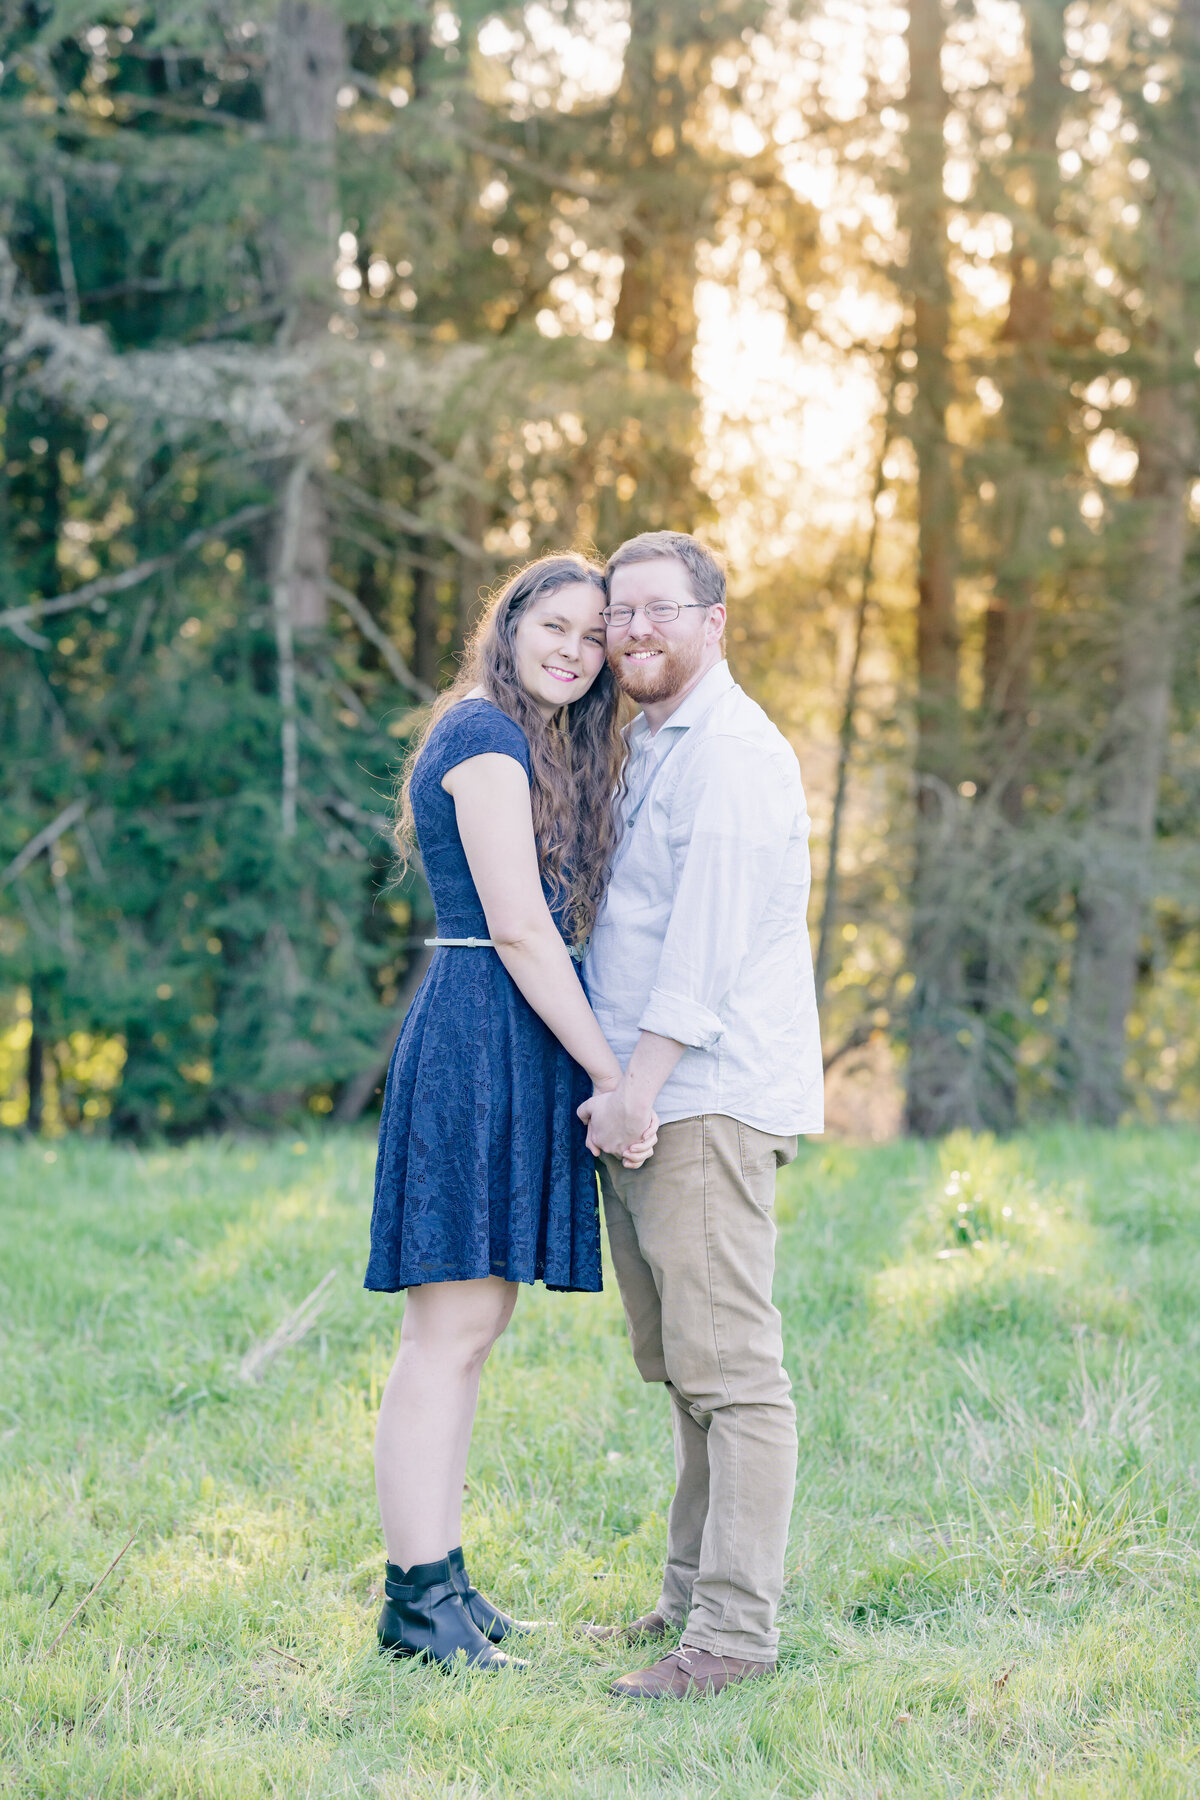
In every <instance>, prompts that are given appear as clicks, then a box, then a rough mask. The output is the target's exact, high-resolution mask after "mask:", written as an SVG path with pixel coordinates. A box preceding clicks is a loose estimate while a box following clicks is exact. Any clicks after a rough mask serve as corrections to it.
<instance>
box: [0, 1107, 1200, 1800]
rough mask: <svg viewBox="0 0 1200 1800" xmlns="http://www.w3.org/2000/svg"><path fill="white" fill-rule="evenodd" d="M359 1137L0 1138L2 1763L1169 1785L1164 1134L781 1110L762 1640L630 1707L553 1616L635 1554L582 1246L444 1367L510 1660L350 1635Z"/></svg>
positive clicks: (103, 1770) (1199, 1709) (226, 1776)
mask: <svg viewBox="0 0 1200 1800" xmlns="http://www.w3.org/2000/svg"><path fill="white" fill-rule="evenodd" d="M371 1162H372V1147H371V1145H370V1143H369V1142H368V1141H367V1139H366V1138H365V1137H363V1136H360V1135H353V1136H349V1135H347V1136H337V1135H332V1136H327V1137H323V1138H320V1139H316V1138H314V1139H312V1140H310V1141H308V1142H307V1143H301V1142H299V1141H295V1142H293V1141H291V1140H282V1141H278V1142H274V1143H270V1144H264V1143H257V1144H256V1143H249V1142H220V1143H218V1142H207V1143H201V1144H197V1145H195V1146H193V1147H190V1148H187V1149H182V1150H170V1151H161V1152H148V1153H143V1154H138V1153H137V1152H134V1151H116V1150H112V1149H109V1148H106V1147H104V1146H103V1145H100V1144H89V1143H86V1142H73V1141H65V1140H63V1141H60V1142H58V1143H57V1144H56V1145H54V1146H53V1148H52V1150H47V1149H46V1148H45V1147H44V1146H41V1145H29V1146H18V1145H10V1146H8V1147H6V1148H0V1354H2V1358H3V1368H2V1380H0V1534H2V1535H0V1631H2V1637H0V1791H3V1792H4V1793H5V1794H6V1795H12V1796H34V1795H64V1796H65V1795H70V1796H72V1797H73V1800H74V1797H78V1800H83V1797H84V1796H105V1797H106V1800H107V1797H108V1796H118V1795H120V1796H125V1795H129V1796H150V1795H154V1796H175V1795H186V1796H196V1797H200V1796H203V1797H205V1800H208V1797H210V1796H211V1797H212V1800H217V1797H221V1800H226V1797H228V1800H234V1797H237V1800H241V1797H243V1796H246V1797H249V1796H260V1795H261V1796H266V1795H286V1796H292V1795H295V1796H314V1797H316V1796H326V1795H355V1796H358V1795H363V1796H376V1795H378V1796H381V1797H382V1800H398V1797H399V1796H410V1795H411V1796H421V1797H422V1800H437V1797H439V1796H450V1795H454V1796H456V1797H461V1800H475V1797H483V1796H488V1797H491V1796H497V1797H499V1796H509V1795H536V1796H541V1795H547V1796H572V1797H574V1796H582V1797H588V1796H596V1797H599V1796H604V1797H608V1796H617V1795H621V1796H637V1797H639V1800H643V1797H644V1800H648V1797H650V1796H660V1795H663V1796H666V1795H670V1796H679V1797H680V1800H682V1797H684V1796H687V1797H689V1800H691V1797H693V1796H695V1797H696V1800H699V1797H700V1796H704V1797H705V1800H708V1797H711V1796H719V1797H721V1800H734V1797H735V1796H737V1797H739V1800H742V1797H745V1800H751V1797H753V1800H761V1797H765V1796H773V1795H787V1796H793V1795H794V1796H816V1795H820V1796H823V1797H826V1796H827V1797H833V1796H851V1795H853V1796H860V1795H861V1796H864V1797H865V1796H926V1795H929V1796H934V1795H936V1796H950V1795H955V1796H957V1795H964V1796H965V1795H972V1796H984V1795H987V1796H992V1795H995V1796H1001V1795H1002V1796H1009V1795H1012V1796H1016V1795H1026V1794H1028V1795H1039V1796H1047V1797H1051V1796H1053V1797H1054V1800H1066V1797H1067V1796H1071V1797H1073V1800H1074V1797H1078V1800H1084V1797H1085V1796H1086V1797H1087V1800H1093V1797H1100V1800H1109V1797H1111V1800H1116V1797H1117V1796H1122V1797H1124V1796H1132V1795H1138V1796H1146V1797H1147V1800H1170V1797H1172V1796H1185V1795H1187V1796H1194V1795H1197V1794H1200V1563H1198V1556H1197V1539H1196V1526H1197V1521H1198V1518H1200V1505H1198V1491H1197V1481H1198V1477H1200V1173H1198V1171H1200V1137H1197V1136H1196V1135H1190V1136H1189V1135H1185V1134H1183V1133H1179V1134H1176V1135H1171V1134H1168V1133H1166V1132H1160V1133H1157V1134H1141V1133H1129V1134H1122V1135H1111V1136H1105V1135H1100V1134H1091V1135H1089V1134H1085V1133H1082V1132H1072V1131H1067V1130H1063V1131H1058V1132H1050V1133H1046V1134H1045V1135H1041V1136H1036V1137H1031V1138H1027V1139H1023V1140H1020V1141H1018V1142H1016V1143H1015V1144H1012V1145H1008V1146H995V1145H991V1144H989V1143H987V1142H986V1141H982V1140H976V1141H974V1142H972V1141H970V1140H963V1139H960V1140H952V1141H951V1142H950V1143H949V1144H947V1145H944V1146H942V1147H940V1148H936V1147H923V1146H919V1145H912V1144H897V1145H892V1146H887V1147H882V1148H876V1149H869V1150H866V1149H864V1150H857V1149H851V1148H847V1147H844V1146H838V1145H826V1144H822V1143H820V1142H815V1143H812V1144H810V1145H808V1146H806V1147H805V1149H804V1151H803V1152H802V1155H801V1158H800V1160H799V1162H798V1163H797V1164H796V1165H795V1166H794V1168H793V1169H792V1170H790V1171H788V1173H787V1175H786V1177H785V1178H784V1180H783V1182H782V1183H781V1189H780V1207H779V1211H780V1218H781V1226H782V1229H781V1235H780V1272H779V1278H778V1282H777V1287H776V1294H777V1298H778V1299H779V1302H780V1305H781V1307H782V1310H783V1313H784V1319H785V1330H786V1338H787V1344H788V1360H789V1366H790V1369H791V1372H792V1376H793V1379H794V1382H795V1388H796V1400H797V1405H798V1409H799V1427H800V1446H801V1450H800V1481H799V1486H798V1490H797V1495H796V1510H795V1517H794V1522H793V1532H792V1542H791V1548H790V1551H789V1583H788V1591H787V1599H786V1604H785V1611H784V1616H783V1619H782V1625H783V1652H782V1673H781V1674H780V1676H779V1678H778V1679H777V1680H776V1681H774V1682H771V1683H766V1682H763V1683H758V1684H755V1685H754V1686H752V1687H750V1688H748V1689H746V1690H744V1691H741V1692H739V1691H736V1690H734V1691H730V1692H729V1693H727V1694H725V1695H722V1696H720V1697H718V1698H716V1699H710V1700H701V1701H695V1702H687V1703H684V1704H682V1705H674V1706H672V1707H670V1708H669V1709H666V1708H664V1709H650V1710H646V1709H638V1708H636V1707H631V1706H628V1705H625V1706H622V1705H620V1704H619V1703H616V1702H614V1701H611V1700H609V1699H608V1698H607V1697H606V1692H605V1689H606V1683H607V1681H608V1680H609V1679H610V1678H611V1674H612V1672H613V1671H614V1669H619V1668H621V1667H627V1666H630V1665H631V1661H634V1660H636V1659H630V1658H629V1657H628V1656H624V1657H622V1656H620V1655H615V1656H614V1655H609V1654H604V1653H602V1652H601V1651H600V1650H599V1649H597V1648H592V1647H584V1646H583V1645H581V1644H580V1642H578V1641H577V1640H576V1639H575V1638H574V1637H573V1636H572V1634H571V1626H572V1624H573V1623H574V1622H575V1621H578V1620H582V1619H586V1618H589V1617H597V1618H602V1619H607V1620H615V1619H619V1618H621V1617H622V1616H623V1615H625V1614H627V1613H630V1612H632V1611H634V1610H641V1609H643V1608H644V1607H645V1606H647V1605H648V1604H649V1603H650V1602H652V1601H653V1600H654V1598H655V1596H656V1593H657V1585H656V1577H657V1570H658V1565H659V1561H660V1558H661V1555H662V1549H663V1542H664V1514H665V1508H666V1503H667V1500H668V1497H669V1493H670V1471H669V1446H668V1436H667V1419H666V1413H667V1408H666V1402H665V1399H664V1397H663V1396H662V1395H661V1394H659V1393H656V1392H653V1391H651V1390H647V1389H645V1388H643V1387H642V1386H641V1384H640V1383H639V1382H638V1381H637V1379H636V1378H635V1376H634V1373H633V1370H632V1368H631V1365H630V1361H629V1357H628V1353H627V1350H626V1345H625V1340H624V1335H623V1326H622V1321H621V1316H620V1309H619V1306H618V1304H617V1298H616V1294H615V1292H614V1291H613V1290H612V1287H611V1284H610V1287H609V1290H608V1291H607V1292H606V1293H605V1294H604V1295H603V1296H597V1297H589V1298H566V1297H562V1296H554V1295H546V1294H545V1293H543V1292H541V1291H537V1292H526V1293H525V1294H524V1295H523V1296H522V1299H521V1303H520V1305H519V1307H518V1309H517V1316H516V1320H515V1322H514V1326H513V1328H512V1330H511V1331H510V1333H509V1334H508V1336H507V1338H506V1339H505V1340H504V1341H503V1343H502V1344H501V1345H500V1347H499V1349H498V1350H497V1352H496V1353H495V1355H494V1357H493V1360H492V1363H491V1365H490V1366H489V1370H488V1372H487V1374H486V1375H485V1378H484V1397H483V1403H482V1411H481V1416H480V1422H479V1428H478V1431H477V1435H476V1446H475V1451H474V1454H473V1459H472V1492H471V1505H470V1510H469V1518H468V1524H467V1528H466V1529H467V1538H466V1542H467V1549H468V1551H469V1553H470V1560H471V1563H472V1565H473V1568H474V1570H475V1572H476V1575H477V1579H479V1581H480V1582H481V1584H482V1585H483V1586H485V1587H486V1588H488V1589H489V1590H490V1591H491V1592H492V1593H493V1594H494V1596H495V1597H496V1598H497V1599H499V1600H502V1601H504V1602H509V1603H511V1604H513V1605H514V1606H515V1608H516V1609H517V1610H519V1611H522V1612H526V1613H536V1614H538V1615H541V1616H543V1617H546V1618H548V1619H549V1620H551V1621H552V1623H551V1626H550V1628H549V1630H548V1632H547V1633H546V1636H545V1641H544V1643H543V1644H542V1645H541V1647H540V1648H539V1649H538V1650H537V1652H536V1653H535V1657H534V1664H533V1667H532V1668H531V1669H530V1671H529V1672H528V1673H527V1674H524V1675H509V1676H501V1677H491V1678H489V1677H486V1676H473V1675H469V1674H458V1675H451V1676H443V1675H441V1674H438V1673H436V1672H434V1671H432V1670H428V1669H423V1668H417V1667H412V1666H407V1665H401V1666H395V1665H389V1664H386V1663H383V1662H381V1660H380V1659H379V1658H378V1657H377V1656H376V1655H375V1654H374V1646H373V1630H374V1619H375V1613H376V1610H377V1596H378V1592H379V1584H380V1576H381V1572H382V1568H381V1551H380V1546H379V1539H378V1530H377V1526H376V1520H375V1512H374V1497H373V1492H372V1484H371V1433H372V1418H373V1412H374V1408H375V1403H376V1399H377V1396H378V1393H379V1390H380V1387H381V1384H382V1382H383V1379H384V1377H385V1374H386V1371H387V1368H388V1365H389V1362H390V1358H391V1355H392V1351H393V1346H394V1343H395V1339H396V1334H397V1329H398V1325H399V1317H400V1302H399V1301H398V1300H397V1299H393V1298H389V1297H384V1296H380V1295H368V1294H364V1293H363V1292H362V1291H361V1289H360V1287H359V1281H360V1277H361V1266H362V1263H363V1258H364V1247H365V1234H366V1227H367V1218H368V1208H369V1194H370V1172H371ZM331 1269H333V1270H336V1271H337V1273H336V1275H335V1277H334V1279H333V1280H332V1282H331V1283H330V1285H329V1287H328V1290H327V1296H326V1297H327V1304H326V1306H325V1309H324V1311H323V1312H322V1313H321V1315H320V1318H319V1319H318V1321H317V1323H316V1325H315V1326H314V1328H313V1329H312V1330H311V1331H310V1332H309V1333H308V1335H307V1336H306V1337H304V1339H303V1340H302V1341H301V1342H299V1343H298V1344H295V1345H293V1346H291V1347H290V1348H286V1349H284V1350H283V1351H281V1353H280V1354H279V1355H278V1356H276V1357H275V1358H274V1360H273V1361H272V1362H270V1364H269V1365H268V1366H267V1368H266V1370H265V1373H264V1374H263V1376H262V1379H261V1381H259V1382H258V1383H257V1384H250V1383H247V1382H246V1381H244V1380H242V1379H241V1378H240V1376H239V1364H240V1361H241V1358H242V1357H243V1355H244V1353H245V1352H246V1351H247V1350H248V1349H249V1348H250V1347H251V1346H252V1345H254V1344H256V1343H261V1342H262V1341H263V1340H264V1339H266V1338H267V1337H268V1336H269V1335H270V1333H271V1332H272V1331H273V1330H274V1329H275V1327H276V1326H277V1325H278V1324H279V1323H280V1321H281V1320H282V1319H283V1318H284V1317H285V1316H286V1315H287V1314H288V1312H289V1311H290V1310H291V1309H292V1308H293V1307H294V1306H295V1305H296V1303H297V1302H298V1301H300V1300H301V1299H302V1298H303V1297H304V1296H305V1295H306V1294H307V1293H308V1292H309V1291H310V1290H311V1289H312V1288H313V1287H314V1286H315V1285H316V1283H317V1282H318V1281H319V1280H320V1279H321V1277H322V1276H324V1275H325V1274H326V1273H327V1271H329V1270H331ZM135 1531H136V1534H137V1535H136V1538H135V1540H134V1542H133V1544H132V1546H131V1547H130V1548H129V1550H128V1551H127V1553H126V1554H125V1556H124V1558H123V1559H122V1560H121V1562H120V1563H119V1564H118V1566H117V1567H116V1569H115V1570H114V1571H113V1572H112V1574H111V1575H110V1576H109V1577H108V1579H107V1580H106V1581H105V1582H104V1583H103V1584H102V1586H101V1587H100V1588H99V1590H98V1592H97V1593H96V1595H95V1596H94V1598H92V1599H91V1600H90V1601H89V1602H88V1603H87V1605H86V1606H85V1607H84V1609H83V1611H82V1612H81V1613H80V1615H79V1616H78V1617H77V1618H76V1619H75V1621H74V1623H73V1624H71V1625H70V1626H69V1628H68V1629H67V1631H66V1633H65V1635H63V1636H62V1637H61V1641H59V1642H58V1643H57V1645H56V1644H55V1639H56V1637H57V1636H58V1635H59V1634H60V1633H61V1631H62V1628H63V1626H64V1625H66V1624H67V1621H68V1619H69V1617H70V1614H71V1612H72V1610H73V1609H74V1608H75V1607H76V1605H77V1604H78V1602H79V1601H80V1600H81V1599H83V1597H84V1596H85V1595H86V1594H87V1593H88V1590H89V1589H90V1588H91V1586H92V1584H93V1583H94V1582H95V1581H96V1579H97V1577H99V1576H100V1575H102V1573H103V1572H104V1570H105V1568H106V1567H107V1565H108V1564H109V1563H110V1561H111V1560H112V1558H113V1557H114V1556H115V1555H116V1553H117V1552H118V1551H119V1550H120V1548H121V1546H122V1545H123V1544H124V1543H125V1541H126V1540H127V1538H128V1537H129V1536H130V1534H131V1533H133V1532H135Z"/></svg>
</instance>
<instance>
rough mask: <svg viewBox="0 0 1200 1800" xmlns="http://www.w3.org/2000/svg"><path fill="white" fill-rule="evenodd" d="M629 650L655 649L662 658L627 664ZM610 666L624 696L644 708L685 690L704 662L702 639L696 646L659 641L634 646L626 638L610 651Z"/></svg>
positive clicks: (644, 640) (653, 640) (642, 640)
mask: <svg viewBox="0 0 1200 1800" xmlns="http://www.w3.org/2000/svg"><path fill="white" fill-rule="evenodd" d="M630 650H658V651H660V652H661V655H659V656H656V657H655V658H654V659H653V661H651V662H648V663H639V662H630V661H629V659H628V654H627V653H628V652H629V651H630ZM608 660H609V664H610V666H611V668H612V672H613V674H614V675H615V676H616V678H617V682H618V685H619V686H620V688H621V690H622V692H623V693H626V694H628V695H629V698H630V699H631V700H636V701H637V702H638V704H639V705H641V706H644V705H645V704H646V703H647V701H648V702H649V703H650V705H653V704H654V702H655V701H656V700H669V699H670V698H671V696H672V694H677V693H678V692H679V690H680V688H682V687H686V686H687V684H688V682H689V681H690V680H691V679H692V676H693V675H694V674H695V673H696V670H697V669H698V668H699V667H700V664H701V662H702V661H703V660H704V639H703V638H701V639H700V640H699V642H698V643H694V644H691V643H688V644H668V643H664V642H663V640H662V639H661V638H652V639H650V640H649V641H647V640H646V639H644V638H643V639H641V640H639V641H638V642H637V643H633V642H631V641H630V640H629V639H626V641H625V643H623V644H622V645H621V647H620V649H619V650H613V651H610V652H609V657H608Z"/></svg>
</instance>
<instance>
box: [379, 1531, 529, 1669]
mask: <svg viewBox="0 0 1200 1800" xmlns="http://www.w3.org/2000/svg"><path fill="white" fill-rule="evenodd" d="M384 1592H385V1593H386V1595H387V1599H386V1600H385V1601H384V1603H383V1611H382V1613H381V1614H380V1615H379V1649H380V1652H381V1653H382V1654H383V1655H386V1656H415V1657H419V1658H420V1659H421V1661H422V1662H435V1663H438V1664H439V1665H440V1666H441V1667H442V1668H449V1667H450V1665H451V1664H452V1663H453V1662H454V1661H455V1659H456V1658H457V1657H458V1656H459V1655H460V1653H461V1654H462V1655H464V1656H465V1657H466V1659H467V1662H468V1663H470V1664H471V1665H472V1666H473V1667H475V1668H477V1669H499V1668H512V1667H516V1668H520V1667H522V1665H521V1664H520V1663H519V1662H517V1661H516V1660H515V1658H513V1657H511V1656H506V1655H505V1654H504V1652H503V1650H497V1649H496V1647H495V1645H494V1644H492V1643H490V1642H489V1640H488V1639H487V1638H486V1637H484V1635H483V1633H482V1632H481V1631H480V1629H479V1627H478V1626H477V1625H476V1624H475V1622H474V1620H473V1619H472V1618H471V1617H470V1616H469V1614H468V1613H467V1609H466V1607H465V1606H464V1605H463V1599H462V1595H461V1594H460V1593H459V1591H458V1589H457V1588H456V1587H455V1585H454V1581H453V1579H452V1575H451V1569H450V1562H449V1558H447V1557H443V1558H442V1559H441V1561H440V1562H431V1563H414V1564H413V1566H412V1568H411V1569H400V1568H397V1566H396V1564H395V1563H388V1564H387V1578H386V1580H385V1582H384Z"/></svg>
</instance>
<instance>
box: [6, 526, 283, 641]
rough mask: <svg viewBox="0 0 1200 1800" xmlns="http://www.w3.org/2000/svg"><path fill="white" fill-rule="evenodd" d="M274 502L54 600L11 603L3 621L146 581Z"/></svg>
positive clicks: (58, 609) (12, 625) (19, 620)
mask: <svg viewBox="0 0 1200 1800" xmlns="http://www.w3.org/2000/svg"><path fill="white" fill-rule="evenodd" d="M274 510H275V509H274V507H273V506H263V505H259V506H243V507H241V508H240V509H239V510H238V511H237V512H235V513H230V515H229V517H228V518H227V519H222V520H220V521H219V523H218V524H216V525H204V526H202V527H201V528H200V529H199V530H198V531H193V532H190V533H189V535H188V536H187V537H185V538H184V539H183V540H182V542H181V543H180V545H179V548H178V549H177V550H170V551H168V552H167V553H166V554H165V555H164V556H151V557H148V558H147V560H146V561H145V562H140V563H135V564H134V566H133V568H132V569H122V570H121V573H120V574H119V575H101V576H100V577H99V579H98V580H96V581H88V582H85V583H84V585H83V587H78V588H75V589H74V591H73V592H72V593H70V594H58V595H56V597H55V598H54V599H53V600H34V601H32V602H31V603H30V605H28V606H11V607H9V609H8V611H7V612H0V625H6V626H8V628H9V630H15V629H16V627H17V626H18V625H21V624H24V623H25V622H26V621H27V620H30V619H32V620H38V619H44V618H48V617H49V616H50V615H51V614H52V613H63V612H70V610H71V608H72V607H75V606H87V605H88V603H89V602H90V601H92V600H99V599H101V598H102V597H103V596H104V595H107V594H121V593H124V592H125V590H126V589H127V588H131V587H140V585H141V583H142V582H143V581H149V579H150V577H151V576H152V575H158V574H161V572H162V571H163V570H164V569H169V568H170V567H171V566H172V564H173V563H177V562H178V561H179V559H180V558H181V557H183V556H186V555H187V553H188V551H189V550H196V549H199V547H200V545H201V544H207V543H210V542H211V541H212V539H213V538H219V537H228V536H229V535H230V533H231V532H234V531H240V530H241V529H242V527H243V525H253V524H254V523H255V521H256V520H258V519H265V518H266V517H267V515H268V513H271V512H273V511H274Z"/></svg>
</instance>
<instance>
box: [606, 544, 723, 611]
mask: <svg viewBox="0 0 1200 1800" xmlns="http://www.w3.org/2000/svg"><path fill="white" fill-rule="evenodd" d="M662 557H669V558H670V559H671V560H672V561H673V562H677V563H682V564H683V566H684V568H685V569H686V570H687V574H688V580H689V581H690V582H691V584H692V592H693V594H695V596H696V598H697V600H699V601H700V603H701V604H702V605H703V606H724V604H725V571H724V569H723V568H722V567H721V565H720V563H719V562H718V561H717V559H716V557H715V556H714V555H713V553H712V551H711V550H706V549H705V547H704V545H703V544H702V543H701V542H700V540H699V539H698V538H694V537H689V536H688V534H687V532H686V531H642V532H639V534H638V536H637V537H631V538H629V539H628V540H627V541H626V542H625V543H624V544H622V545H620V547H619V548H618V549H616V550H614V551H613V553H612V555H611V556H610V557H609V559H608V564H607V566H606V568H605V570H604V580H605V582H606V583H607V585H608V586H609V588H610V589H611V586H612V578H613V576H614V575H615V574H616V572H617V570H618V569H623V568H625V567H627V566H628V564H630V563H645V562H658V561H659V560H660V559H661V558H662Z"/></svg>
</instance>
